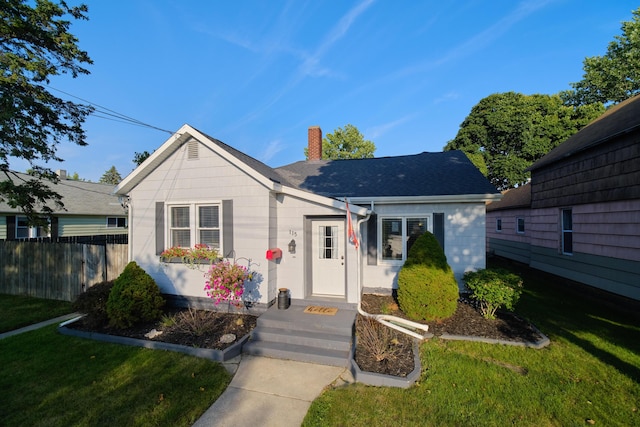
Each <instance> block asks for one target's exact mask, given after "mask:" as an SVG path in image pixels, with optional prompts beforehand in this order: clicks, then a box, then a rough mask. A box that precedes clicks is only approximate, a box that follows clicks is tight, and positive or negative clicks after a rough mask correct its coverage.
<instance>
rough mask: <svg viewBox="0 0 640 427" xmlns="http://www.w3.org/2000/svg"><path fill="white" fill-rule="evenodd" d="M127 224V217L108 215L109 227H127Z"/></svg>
mask: <svg viewBox="0 0 640 427" xmlns="http://www.w3.org/2000/svg"><path fill="white" fill-rule="evenodd" d="M126 226H127V219H126V218H118V217H111V216H110V217H107V228H125V227H126Z"/></svg>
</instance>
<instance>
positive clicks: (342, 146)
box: [304, 124, 376, 160]
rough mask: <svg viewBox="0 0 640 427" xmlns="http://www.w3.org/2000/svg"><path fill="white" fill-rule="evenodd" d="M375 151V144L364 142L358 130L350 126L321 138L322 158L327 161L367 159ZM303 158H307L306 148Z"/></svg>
mask: <svg viewBox="0 0 640 427" xmlns="http://www.w3.org/2000/svg"><path fill="white" fill-rule="evenodd" d="M375 151H376V146H375V144H374V143H373V142H371V141H368V140H365V139H364V136H363V135H362V134H361V133H360V131H359V130H358V128H357V127H355V126H353V125H350V124H348V125H346V126H345V127H344V129H342V128H340V127H339V128H338V129H336V130H334V131H333V134H330V133H329V134H327V136H326V137H324V138H322V158H323V159H327V160H339V159H367V158H372V157H373V153H374V152H375ZM304 156H305V158H307V159H308V158H309V152H308V148H306V147H305V149H304Z"/></svg>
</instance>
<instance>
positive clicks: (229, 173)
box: [129, 145, 275, 303]
mask: <svg viewBox="0 0 640 427" xmlns="http://www.w3.org/2000/svg"><path fill="white" fill-rule="evenodd" d="M229 199H231V200H233V238H234V250H235V257H236V258H237V259H238V262H239V263H242V264H243V265H246V264H247V263H250V269H251V270H252V271H254V272H255V273H257V274H256V275H255V277H256V280H258V281H259V289H258V290H259V292H260V299H259V301H260V302H262V303H265V302H268V301H269V300H270V299H273V298H275V295H273V294H271V292H273V290H270V289H269V265H268V261H266V259H265V253H266V250H267V249H268V245H269V243H270V241H269V226H270V223H269V192H268V190H267V189H266V188H265V187H264V186H262V185H261V184H259V183H258V182H256V181H255V180H254V179H253V178H251V177H250V176H248V175H247V174H245V173H244V172H242V171H241V170H239V169H238V168H236V167H235V166H233V165H231V164H230V163H228V162H227V161H226V160H224V159H222V158H221V157H219V156H218V155H217V154H216V153H214V152H213V151H211V150H209V149H207V148H205V146H204V145H200V149H199V158H198V159H195V160H188V159H187V151H186V146H185V145H183V146H182V147H181V148H180V149H178V150H177V151H176V152H175V153H174V154H173V155H172V156H171V157H169V158H168V159H167V160H166V161H165V162H164V163H162V164H161V165H160V166H159V167H158V168H156V169H155V170H154V171H153V172H152V173H151V174H150V175H149V176H147V177H146V178H145V179H144V180H143V181H142V182H141V183H140V184H139V185H138V186H137V187H136V188H135V189H134V190H133V191H132V192H131V208H130V209H132V211H131V213H132V215H131V218H132V223H131V224H130V228H131V229H132V235H131V236H130V241H129V244H130V245H131V250H132V257H133V259H134V260H135V261H136V262H137V263H138V264H139V265H140V266H141V267H142V268H144V269H145V270H146V271H147V272H148V273H149V274H150V275H151V276H152V277H153V278H154V279H155V280H156V282H157V283H158V285H159V286H160V288H161V289H162V291H163V292H164V293H168V294H175V295H184V296H192V297H206V294H205V292H204V277H203V273H204V267H203V268H202V269H201V270H197V269H195V270H192V269H188V268H186V267H185V266H183V265H182V264H162V263H160V262H159V257H158V256H157V255H156V248H155V242H156V240H155V229H156V224H155V204H156V202H164V203H165V212H166V204H168V203H174V202H199V201H210V202H211V201H222V200H229ZM165 218H166V216H165ZM166 221H167V220H166V219H165V225H166V224H167V222H166ZM165 228H166V227H165ZM165 232H166V229H165ZM165 242H167V239H166V238H165ZM272 286H273V284H272ZM270 291H271V292H270Z"/></svg>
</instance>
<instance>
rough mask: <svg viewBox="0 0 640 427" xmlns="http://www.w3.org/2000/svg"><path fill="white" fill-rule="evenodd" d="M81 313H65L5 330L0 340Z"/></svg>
mask: <svg viewBox="0 0 640 427" xmlns="http://www.w3.org/2000/svg"><path fill="white" fill-rule="evenodd" d="M79 315H80V314H78V313H71V314H65V315H64V316H60V317H56V318H55V319H49V320H45V321H44V322H40V323H34V324H33V325H29V326H25V327H24V328H20V329H14V330H13V331H9V332H5V333H2V334H0V340H1V339H3V338H8V337H11V336H13V335H18V334H22V333H23V332H29V331H35V330H36V329H40V328H44V327H45V326H49V325H53V324H54V323H61V322H64V321H65V320H69V319H73V318H74V317H78V316H79Z"/></svg>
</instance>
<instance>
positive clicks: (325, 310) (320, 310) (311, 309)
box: [304, 305, 338, 316]
mask: <svg viewBox="0 0 640 427" xmlns="http://www.w3.org/2000/svg"><path fill="white" fill-rule="evenodd" d="M337 312H338V309H337V308H336V307H323V306H320V305H308V306H307V308H305V309H304V313H307V314H322V315H324V316H335V315H336V313H337Z"/></svg>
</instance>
